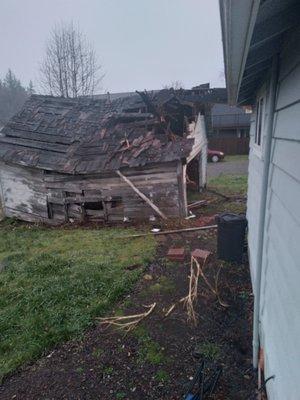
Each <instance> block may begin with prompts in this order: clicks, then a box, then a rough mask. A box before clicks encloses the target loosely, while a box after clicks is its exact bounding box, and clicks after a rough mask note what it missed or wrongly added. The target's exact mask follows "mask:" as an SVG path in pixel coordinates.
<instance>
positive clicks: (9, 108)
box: [0, 69, 33, 125]
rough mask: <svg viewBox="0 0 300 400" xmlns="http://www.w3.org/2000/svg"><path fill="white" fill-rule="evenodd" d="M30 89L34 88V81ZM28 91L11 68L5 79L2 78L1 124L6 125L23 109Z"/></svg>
mask: <svg viewBox="0 0 300 400" xmlns="http://www.w3.org/2000/svg"><path fill="white" fill-rule="evenodd" d="M30 90H33V85H32V83H31V89H30ZM28 91H29V89H28V90H26V89H25V88H24V87H23V86H22V84H21V82H20V80H19V79H17V77H16V76H15V74H14V73H13V72H12V70H11V69H9V70H8V71H7V74H6V75H5V77H4V79H3V80H0V125H4V124H5V123H6V122H7V121H8V120H9V119H10V118H11V117H12V116H13V115H14V114H16V113H17V112H18V111H19V110H20V109H21V107H22V106H23V104H24V102H25V101H26V99H27V98H28V94H29V93H28Z"/></svg>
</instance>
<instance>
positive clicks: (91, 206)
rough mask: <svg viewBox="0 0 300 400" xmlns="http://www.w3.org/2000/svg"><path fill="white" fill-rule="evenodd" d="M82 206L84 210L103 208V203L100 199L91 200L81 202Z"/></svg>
mask: <svg viewBox="0 0 300 400" xmlns="http://www.w3.org/2000/svg"><path fill="white" fill-rule="evenodd" d="M83 208H84V209H85V210H103V203H102V201H93V202H87V203H83Z"/></svg>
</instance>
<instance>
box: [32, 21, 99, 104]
mask: <svg viewBox="0 0 300 400" xmlns="http://www.w3.org/2000/svg"><path fill="white" fill-rule="evenodd" d="M100 70H101V66H100V65H99V64H98V62H97V59H96V54H95V51H94V49H93V47H92V46H91V44H90V43H89V42H88V41H87V39H86V37H85V36H84V35H83V33H82V32H81V31H80V29H79V27H75V26H74V24H73V22H71V23H70V24H64V23H61V24H60V25H56V26H55V27H54V29H53V30H52V32H51V35H50V38H49V40H48V42H47V45H46V54H45V57H44V60H43V62H42V65H41V68H40V72H41V85H42V87H43V89H44V92H45V93H46V94H50V95H53V96H62V97H79V96H87V95H92V94H93V93H94V92H95V90H96V89H97V88H98V87H99V83H100V82H101V80H102V78H103V76H101V75H100Z"/></svg>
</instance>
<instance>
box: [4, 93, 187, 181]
mask: <svg viewBox="0 0 300 400" xmlns="http://www.w3.org/2000/svg"><path fill="white" fill-rule="evenodd" d="M142 103H143V102H142V101H141V98H140V97H139V96H138V95H137V97H136V98H135V100H134V98H133V97H130V98H123V99H116V100H114V101H110V100H109V99H106V100H103V99H102V100H94V99H91V98H84V99H83V98H81V99H64V98H57V97H50V96H38V95H34V96H32V97H31V98H30V99H29V100H28V101H27V102H26V103H25V105H24V107H23V109H22V110H21V112H19V113H18V114H17V115H15V116H14V117H13V118H12V119H11V121H10V122H9V123H8V124H7V125H6V126H5V127H4V128H3V129H2V131H1V132H0V160H3V161H5V162H10V163H15V164H20V165H24V166H30V167H36V168H40V169H45V170H52V171H57V172H63V173H70V174H87V173H93V172H101V171H104V170H105V171H109V170H110V171H112V170H116V169H120V168H123V167H137V166H143V165H146V164H149V163H156V162H165V161H174V160H179V159H181V158H185V157H187V156H188V155H189V153H190V152H191V149H192V146H193V142H194V140H193V139H186V138H183V137H180V136H177V135H172V137H171V138H170V136H169V135H168V134H167V133H166V132H165V131H164V129H162V127H161V125H160V123H159V121H157V119H156V118H154V116H153V115H152V114H151V113H148V112H135V111H134V110H135V108H136V107H137V104H138V105H140V104H142ZM130 110H133V111H130ZM125 111H126V112H125Z"/></svg>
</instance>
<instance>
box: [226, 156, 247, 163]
mask: <svg viewBox="0 0 300 400" xmlns="http://www.w3.org/2000/svg"><path fill="white" fill-rule="evenodd" d="M248 158H249V156H248V154H246V155H245V154H237V155H234V156H230V155H227V156H226V157H225V159H224V162H228V161H230V162H234V161H247V160H248Z"/></svg>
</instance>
